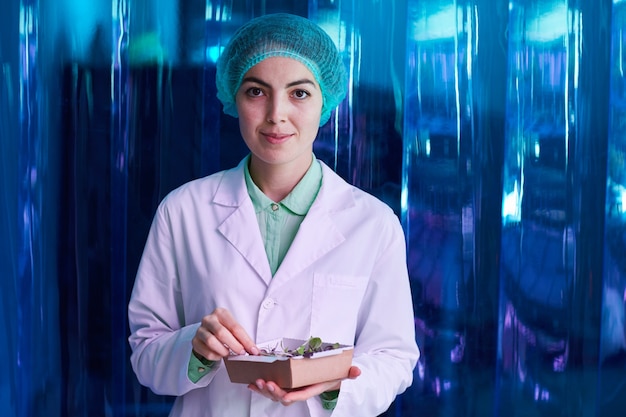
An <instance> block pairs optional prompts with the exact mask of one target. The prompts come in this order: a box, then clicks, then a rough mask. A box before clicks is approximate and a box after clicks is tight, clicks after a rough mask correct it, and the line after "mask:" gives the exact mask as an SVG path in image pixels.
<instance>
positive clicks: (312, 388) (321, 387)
mask: <svg viewBox="0 0 626 417" xmlns="http://www.w3.org/2000/svg"><path fill="white" fill-rule="evenodd" d="M359 375H361V370H360V369H359V368H358V367H356V366H351V367H350V370H349V371H348V378H347V379H356V378H357V377H358V376H359ZM341 381H342V380H334V381H328V382H321V383H319V384H313V385H307V386H306V387H302V388H296V389H290V390H285V389H283V388H281V387H279V386H278V385H276V383H275V382H273V381H264V380H262V379H257V380H256V382H255V383H254V384H250V385H248V388H249V389H251V390H252V391H254V392H256V393H259V394H261V395H263V396H265V397H267V398H269V399H270V400H272V401H276V402H280V403H281V404H282V405H291V404H293V403H295V402H297V401H306V400H308V399H309V398H311V397H315V396H316V395H320V394H321V393H323V392H326V391H333V390H337V389H339V388H340V386H341Z"/></svg>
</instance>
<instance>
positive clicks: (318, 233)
mask: <svg viewBox="0 0 626 417" xmlns="http://www.w3.org/2000/svg"><path fill="white" fill-rule="evenodd" d="M246 161H247V158H245V159H244V160H243V161H241V163H239V165H238V166H237V167H236V168H233V169H231V170H228V171H225V172H224V176H223V178H222V181H221V183H220V185H219V187H218V189H217V191H216V193H215V196H214V198H213V203H214V204H216V205H218V206H223V207H224V209H225V210H230V211H231V213H230V214H229V215H228V216H227V217H226V218H225V220H224V221H223V222H222V224H221V225H220V226H219V227H218V229H219V231H220V233H222V235H223V236H224V237H225V238H226V239H227V240H228V241H229V242H230V243H231V244H232V245H233V246H234V247H235V248H237V250H238V251H239V253H241V254H242V256H243V257H244V258H245V259H246V260H247V262H248V263H249V264H250V266H251V267H252V268H254V270H255V271H256V272H257V274H258V275H259V277H260V278H261V279H263V281H265V283H266V285H268V286H269V285H270V284H271V285H272V286H273V287H274V286H279V285H281V284H282V283H284V282H285V281H287V280H289V279H291V278H293V277H294V276H297V274H298V273H299V272H301V271H302V270H303V269H305V268H306V267H308V266H309V265H311V264H313V263H314V262H315V261H317V260H318V259H319V258H321V257H322V256H324V255H325V254H326V253H328V252H330V251H331V250H333V249H334V248H336V247H337V246H338V245H340V244H341V243H342V242H343V241H344V240H345V237H344V236H343V234H342V233H341V231H340V228H339V227H338V226H337V224H336V222H335V220H334V219H333V213H336V212H338V211H342V210H349V209H351V208H353V207H354V205H355V202H354V196H353V193H352V188H351V186H349V185H348V184H347V183H346V182H345V181H344V180H343V179H341V177H339V176H338V175H337V174H336V173H334V172H333V171H332V170H331V169H330V168H329V167H328V166H327V165H326V164H324V163H322V187H321V188H320V191H319V194H318V196H317V198H316V200H315V202H314V203H313V205H312V206H311V209H310V210H309V212H308V214H307V215H306V217H305V219H304V221H303V222H302V224H301V225H300V229H299V230H298V234H297V235H296V237H295V239H294V241H293V243H292V244H291V247H290V249H289V251H288V252H287V254H286V256H285V258H284V259H283V262H282V263H281V265H280V267H279V268H278V270H277V271H276V274H275V275H274V277H273V278H272V275H271V271H270V267H269V263H268V261H267V255H266V254H265V249H264V246H263V241H262V239H261V234H260V233H258V228H259V225H258V223H257V219H256V215H255V213H254V207H253V205H252V201H251V200H250V197H249V195H248V191H247V189H246V184H245V179H244V173H243V169H244V165H243V164H244V163H245V162H246Z"/></svg>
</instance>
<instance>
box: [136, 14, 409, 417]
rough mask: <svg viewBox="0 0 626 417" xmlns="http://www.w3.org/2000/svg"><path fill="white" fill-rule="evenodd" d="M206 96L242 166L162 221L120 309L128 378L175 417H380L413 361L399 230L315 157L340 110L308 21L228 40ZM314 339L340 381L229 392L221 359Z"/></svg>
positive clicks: (275, 22)
mask: <svg viewBox="0 0 626 417" xmlns="http://www.w3.org/2000/svg"><path fill="white" fill-rule="evenodd" d="M216 81H217V87H218V98H219V99H220V100H221V102H222V103H223V105H224V111H225V112H226V113H227V114H230V115H232V116H235V117H238V118H239V126H240V131H241V135H242V137H243V140H244V141H245V143H246V145H247V146H248V148H249V150H250V154H249V155H248V156H247V157H246V158H245V159H244V160H243V161H242V162H241V163H240V164H239V165H238V166H237V167H236V168H233V169H230V170H226V171H223V172H219V173H217V174H214V175H211V176H208V177H206V178H201V179H198V180H194V181H191V182H189V183H187V184H185V185H183V186H182V187H180V188H178V189H177V190H174V191H173V192H172V193H170V194H169V195H168V196H167V197H166V198H165V199H164V200H163V202H162V203H161V205H160V206H159V208H158V210H157V213H156V215H155V218H154V222H153V225H152V228H151V230H150V234H149V236H148V240H147V243H146V247H145V249H144V254H143V256H142V260H141V263H140V266H139V270H138V273H137V277H136V281H135V287H134V289H133V292H132V295H131V301H130V304H129V321H130V329H131V335H130V338H129V341H130V345H131V348H132V351H133V353H132V356H131V362H132V365H133V369H134V371H135V373H136V374H137V377H138V379H139V381H140V382H141V383H142V384H144V385H146V386H148V387H150V388H151V389H152V390H153V391H154V392H156V393H160V394H165V395H174V396H177V397H178V398H177V399H176V402H175V404H174V407H173V409H172V412H171V415H172V416H194V417H195V416H228V417H236V416H272V417H276V416H327V415H331V413H332V415H333V416H350V417H353V416H360V417H361V416H376V415H378V414H380V413H381V412H384V411H385V410H386V409H387V408H388V407H389V405H390V404H391V402H392V401H393V400H394V398H395V396H396V395H397V394H398V393H401V392H403V391H404V390H405V389H406V388H407V387H408V386H409V385H410V384H411V381H412V371H413V368H414V366H415V364H416V361H417V359H418V357H419V350H418V348H417V345H416V344H415V340H414V327H413V309H412V305H411V298H410V288H409V282H408V276H407V270H406V259H405V241H404V236H403V233H402V229H401V227H400V224H399V222H398V219H397V217H396V216H395V215H394V214H393V212H392V211H391V209H389V208H388V207H387V206H386V205H384V204H383V203H382V202H380V201H379V200H377V199H375V198H374V197H372V196H370V195H369V194H366V193H365V192H363V191H361V190H359V189H357V188H355V187H353V186H351V185H349V184H347V183H346V182H345V181H343V180H342V179H341V178H340V177H339V176H338V175H336V174H335V173H334V172H333V171H332V170H331V169H330V168H328V167H327V166H326V165H324V164H323V163H322V162H321V161H318V160H316V159H315V157H314V155H313V142H314V140H315V137H316V135H317V132H318V129H319V126H321V125H323V124H324V123H326V122H327V121H328V119H329V117H330V113H331V112H332V110H333V109H334V108H335V107H336V106H337V104H338V103H339V102H340V101H341V100H342V99H343V98H344V96H345V89H346V86H345V83H346V76H345V69H344V66H343V64H342V61H341V57H340V55H339V52H338V51H337V48H336V47H335V45H334V44H333V42H332V40H331V39H330V38H329V37H328V36H327V35H326V33H325V32H324V31H323V30H321V29H320V28H319V27H318V26H316V25H315V24H313V23H311V22H310V21H309V20H307V19H304V18H301V17H298V16H293V15H288V14H276V15H267V16H263V17H260V18H257V19H254V20H252V21H250V22H248V23H247V24H246V25H244V26H243V27H242V28H240V29H239V30H238V31H237V32H236V33H235V35H234V37H233V39H232V40H231V41H230V42H229V44H228V45H227V47H226V48H225V50H224V52H223V53H222V55H221V56H220V59H219V61H218V65H217V75H216ZM311 336H315V337H320V338H321V339H322V340H323V341H332V342H339V343H342V344H347V345H354V359H353V366H352V367H351V368H350V371H349V376H348V378H347V379H345V380H343V381H329V382H325V383H320V384H314V385H311V386H307V387H303V388H300V389H295V390H289V391H287V390H283V389H281V388H280V387H279V386H278V385H277V384H275V383H274V382H273V381H263V380H258V381H256V383H255V384H250V385H249V386H246V385H244V384H233V383H231V382H230V380H229V378H228V375H227V373H226V370H225V367H224V365H223V362H222V360H221V359H222V358H224V357H225V356H228V355H229V354H233V353H238V354H245V353H248V354H251V355H257V354H258V353H259V351H258V347H257V345H256V342H259V343H262V342H264V341H269V340H274V339H278V338H282V337H290V338H297V339H308V338H309V337H311Z"/></svg>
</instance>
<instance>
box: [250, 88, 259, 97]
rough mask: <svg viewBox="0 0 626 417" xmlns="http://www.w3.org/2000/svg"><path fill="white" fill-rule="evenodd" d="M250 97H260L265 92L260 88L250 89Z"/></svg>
mask: <svg viewBox="0 0 626 417" xmlns="http://www.w3.org/2000/svg"><path fill="white" fill-rule="evenodd" d="M248 95H249V96H251V97H258V96H261V95H263V90H261V89H260V88H258V87H252V88H249V89H248Z"/></svg>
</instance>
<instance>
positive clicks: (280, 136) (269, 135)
mask: <svg viewBox="0 0 626 417" xmlns="http://www.w3.org/2000/svg"><path fill="white" fill-rule="evenodd" d="M261 134H262V135H263V136H264V137H265V139H267V141H268V142H270V143H282V142H285V141H286V140H287V139H289V138H290V137H292V136H293V134H292V133H278V132H261Z"/></svg>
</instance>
